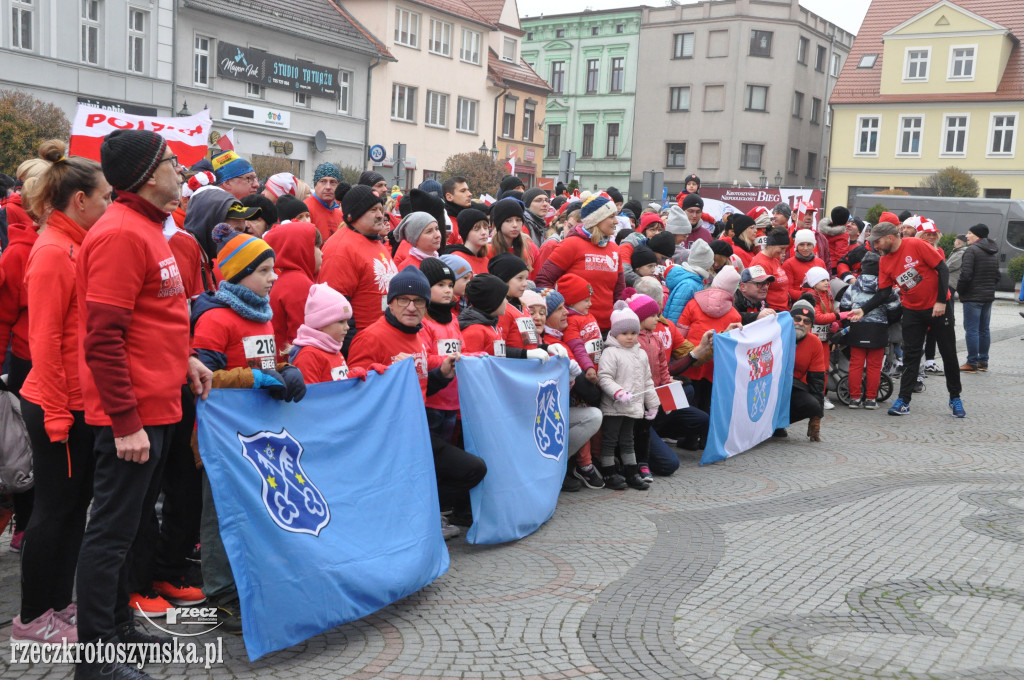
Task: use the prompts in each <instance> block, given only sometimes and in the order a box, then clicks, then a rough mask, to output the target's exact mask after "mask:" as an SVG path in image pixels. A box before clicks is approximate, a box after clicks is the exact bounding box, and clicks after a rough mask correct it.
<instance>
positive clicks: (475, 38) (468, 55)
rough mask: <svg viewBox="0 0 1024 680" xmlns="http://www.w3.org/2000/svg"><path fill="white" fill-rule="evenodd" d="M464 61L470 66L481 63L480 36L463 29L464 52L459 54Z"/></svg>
mask: <svg viewBox="0 0 1024 680" xmlns="http://www.w3.org/2000/svg"><path fill="white" fill-rule="evenodd" d="M459 57H460V58H461V59H462V61H465V62H468V63H470V64H479V63H480V34H479V33H477V32H476V31H470V30H469V29H466V28H464V29H462V51H461V52H460V53H459Z"/></svg>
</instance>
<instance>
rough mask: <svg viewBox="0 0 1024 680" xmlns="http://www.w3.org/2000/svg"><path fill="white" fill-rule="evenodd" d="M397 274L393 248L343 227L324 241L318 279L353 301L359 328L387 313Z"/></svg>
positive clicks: (352, 322) (354, 313)
mask: <svg viewBox="0 0 1024 680" xmlns="http://www.w3.org/2000/svg"><path fill="white" fill-rule="evenodd" d="M397 273H398V270H397V269H396V268H395V263H394V262H392V261H391V248H390V246H388V244H387V243H385V242H384V241H381V240H378V239H376V238H372V239H371V238H367V237H366V236H363V235H362V234H360V233H359V232H358V231H356V230H355V229H352V228H351V227H344V228H342V229H341V230H339V231H338V233H337V234H335V235H334V236H332V237H331V238H330V240H328V241H327V243H325V244H324V259H323V264H322V265H321V266H320V275H319V282H320V283H326V284H328V285H329V286H330V287H331V288H333V289H334V290H336V291H338V292H339V293H341V294H342V295H344V296H345V297H347V298H348V301H349V302H351V303H352V321H350V322H349V323H351V324H353V325H355V327H356V328H357V329H359V330H362V329H363V328H366V327H367V326H369V325H370V324H372V323H373V322H374V321H376V320H377V319H379V318H380V317H381V316H382V315H383V314H384V308H385V307H387V294H388V284H389V283H390V282H391V277H392V276H394V275H395V274H397Z"/></svg>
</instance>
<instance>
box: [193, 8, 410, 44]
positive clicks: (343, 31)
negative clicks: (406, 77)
mask: <svg viewBox="0 0 1024 680" xmlns="http://www.w3.org/2000/svg"><path fill="white" fill-rule="evenodd" d="M184 4H185V7H188V8H192V9H197V10H201V11H203V12H206V13H208V14H212V15H214V16H219V17H224V18H226V19H234V20H237V21H241V22H243V23H248V24H253V25H256V26H263V27H265V28H269V29H272V30H275V31H281V32H284V33H288V34H289V35H293V36H297V37H300V38H305V39H307V40H313V41H315V42H318V43H324V44H327V45H332V46H334V47H340V48H342V49H347V50H351V51H353V52H358V53H360V54H370V55H376V56H386V57H390V56H391V55H390V53H388V51H387V50H386V49H384V50H383V51H382V50H381V48H382V47H383V45H381V43H380V41H379V40H377V39H376V38H373V36H371V35H370V34H369V32H368V31H366V29H365V28H363V27H362V26H360V25H359V24H358V23H357V22H355V21H354V20H353V19H352V17H351V15H349V14H348V13H347V12H341V11H339V8H338V7H337V6H335V5H334V3H333V2H331V0H289V1H288V2H287V3H281V2H277V1H276V0H184ZM285 7H287V8H288V10H287V11H285V10H284V9H282V8H285Z"/></svg>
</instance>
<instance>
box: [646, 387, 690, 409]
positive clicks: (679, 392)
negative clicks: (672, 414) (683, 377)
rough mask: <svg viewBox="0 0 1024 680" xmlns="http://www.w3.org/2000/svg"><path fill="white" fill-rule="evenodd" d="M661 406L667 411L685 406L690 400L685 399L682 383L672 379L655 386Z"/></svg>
mask: <svg viewBox="0 0 1024 680" xmlns="http://www.w3.org/2000/svg"><path fill="white" fill-rule="evenodd" d="M654 391H655V392H657V394H658V400H659V401H660V402H661V408H662V409H663V410H664V411H665V413H668V412H669V411H675V410H676V409H680V408H686V407H687V406H689V405H690V402H688V401H687V400H686V392H684V391H683V383H681V382H676V381H672V382H670V383H669V384H667V385H662V386H661V387H658V388H655V390H654Z"/></svg>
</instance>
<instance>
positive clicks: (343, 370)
mask: <svg viewBox="0 0 1024 680" xmlns="http://www.w3.org/2000/svg"><path fill="white" fill-rule="evenodd" d="M347 377H348V366H335V367H334V368H332V369H331V380H344V379H345V378H347Z"/></svg>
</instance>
